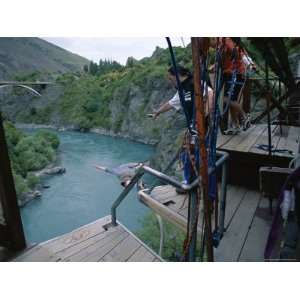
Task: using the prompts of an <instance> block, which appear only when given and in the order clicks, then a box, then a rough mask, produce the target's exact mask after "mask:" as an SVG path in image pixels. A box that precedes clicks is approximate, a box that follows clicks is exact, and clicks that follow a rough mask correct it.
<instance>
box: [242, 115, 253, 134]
mask: <svg viewBox="0 0 300 300" xmlns="http://www.w3.org/2000/svg"><path fill="white" fill-rule="evenodd" d="M250 126H251V118H250V114H247V116H246V118H245V119H243V120H242V128H243V130H244V131H246V130H248V129H249V128H250Z"/></svg>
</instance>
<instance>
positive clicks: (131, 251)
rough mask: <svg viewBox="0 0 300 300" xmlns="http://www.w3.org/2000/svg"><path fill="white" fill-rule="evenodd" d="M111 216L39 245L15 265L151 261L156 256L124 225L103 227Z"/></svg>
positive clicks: (24, 254) (28, 251) (17, 258)
mask: <svg viewBox="0 0 300 300" xmlns="http://www.w3.org/2000/svg"><path fill="white" fill-rule="evenodd" d="M110 221H111V217H110V216H107V217H104V218H102V219H99V220H97V221H95V222H94V223H91V224H88V225H85V226H83V227H80V228H78V229H76V230H74V231H72V232H70V233H67V234H65V235H62V236H60V237H57V238H55V239H52V240H49V241H46V242H44V243H41V244H38V245H36V246H34V247H32V248H31V249H29V250H27V251H25V252H24V253H22V254H20V255H19V256H17V257H16V258H15V259H14V260H13V261H15V262H36V261H39V262H55V261H56V262H57V261H64V262H84V261H89V262H98V261H108V262H115V261H118V262H125V261H131V262H152V261H162V258H160V257H159V256H158V255H157V254H155V253H154V252H153V251H152V250H151V249H150V248H148V247H147V246H146V245H145V244H144V243H143V242H142V241H140V240H139V239H138V238H137V237H136V236H134V235H133V234H132V233H131V232H130V231H129V230H128V229H126V228H125V227H124V226H123V225H122V224H120V223H118V226H115V227H108V228H107V229H105V228H104V226H105V225H107V224H109V223H110Z"/></svg>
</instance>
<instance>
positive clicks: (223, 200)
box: [219, 161, 228, 237]
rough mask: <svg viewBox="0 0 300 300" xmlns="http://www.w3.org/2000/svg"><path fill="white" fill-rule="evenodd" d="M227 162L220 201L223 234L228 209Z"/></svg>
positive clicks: (223, 169)
mask: <svg viewBox="0 0 300 300" xmlns="http://www.w3.org/2000/svg"><path fill="white" fill-rule="evenodd" d="M227 174H228V173H227V162H226V161H225V162H224V164H223V167H222V181H221V201H220V221H219V233H220V237H222V236H223V233H224V231H225V225H224V223H225V211H226V194H227Z"/></svg>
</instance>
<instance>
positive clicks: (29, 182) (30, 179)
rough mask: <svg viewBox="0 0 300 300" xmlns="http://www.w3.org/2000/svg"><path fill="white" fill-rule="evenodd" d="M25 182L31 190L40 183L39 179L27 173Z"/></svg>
mask: <svg viewBox="0 0 300 300" xmlns="http://www.w3.org/2000/svg"><path fill="white" fill-rule="evenodd" d="M26 181H27V185H28V187H29V188H31V189H32V188H34V187H35V186H36V185H37V184H38V183H39V182H40V179H39V177H37V176H35V175H33V174H31V173H29V174H28V175H27V178H26Z"/></svg>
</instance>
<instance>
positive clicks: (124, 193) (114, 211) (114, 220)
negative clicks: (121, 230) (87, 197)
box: [111, 168, 144, 226]
mask: <svg viewBox="0 0 300 300" xmlns="http://www.w3.org/2000/svg"><path fill="white" fill-rule="evenodd" d="M143 175H144V171H143V169H142V168H141V169H139V171H138V172H137V173H136V175H135V176H134V177H133V178H132V179H131V181H130V183H129V185H128V186H127V187H126V188H125V189H124V190H123V191H122V193H121V194H120V196H119V197H118V198H117V200H116V201H115V202H114V203H113V205H112V207H111V223H112V225H113V226H117V208H118V206H119V205H120V204H121V202H122V201H123V199H124V198H125V197H126V196H127V194H128V193H129V192H130V191H131V190H132V188H133V187H134V186H135V184H136V183H137V182H138V181H139V179H140V178H141V177H142V176H143Z"/></svg>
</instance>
